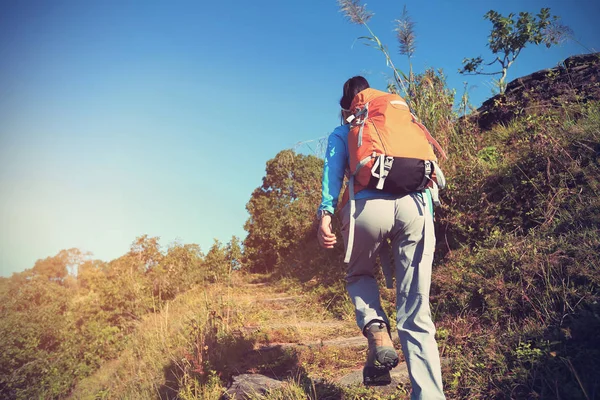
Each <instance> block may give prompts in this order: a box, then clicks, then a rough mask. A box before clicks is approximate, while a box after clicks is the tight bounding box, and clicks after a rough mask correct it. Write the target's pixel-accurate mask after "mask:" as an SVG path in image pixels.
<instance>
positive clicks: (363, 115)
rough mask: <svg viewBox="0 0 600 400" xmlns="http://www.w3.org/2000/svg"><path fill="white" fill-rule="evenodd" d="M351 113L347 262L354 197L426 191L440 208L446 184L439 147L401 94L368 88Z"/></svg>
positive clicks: (351, 235)
mask: <svg viewBox="0 0 600 400" xmlns="http://www.w3.org/2000/svg"><path fill="white" fill-rule="evenodd" d="M350 110H351V111H352V112H353V114H352V115H351V116H350V117H349V118H348V119H347V121H348V122H349V123H350V132H349V133H348V152H349V156H350V157H349V158H350V179H349V181H348V190H347V191H346V192H345V193H344V199H343V201H342V205H343V203H345V202H346V201H347V200H348V199H349V200H350V228H349V229H350V232H349V233H350V234H349V237H348V245H347V249H346V257H345V259H344V261H345V262H349V261H350V255H351V252H352V246H353V241H354V211H355V204H354V195H355V194H356V193H358V192H359V191H361V190H363V189H366V188H370V189H379V190H382V191H384V192H387V193H393V194H398V195H402V194H408V193H412V192H417V191H423V190H425V189H426V188H427V189H429V192H430V194H431V197H432V201H433V203H434V204H439V197H438V196H437V190H438V188H441V189H443V188H444V186H445V179H444V175H443V173H442V171H441V170H440V168H439V167H438V165H437V157H436V156H435V154H434V152H433V148H432V145H433V147H435V148H436V149H437V150H438V152H439V153H440V155H441V156H442V157H443V158H447V157H446V153H445V152H444V150H443V149H442V148H441V146H440V145H439V143H438V142H437V141H436V140H435V139H434V138H433V137H432V136H431V134H430V133H429V131H428V130H427V128H425V126H424V125H423V124H421V123H420V122H418V121H417V119H416V117H415V116H414V115H413V114H412V113H411V112H410V109H409V107H408V105H407V103H406V101H404V99H403V98H402V97H400V96H398V95H397V94H391V93H386V92H381V91H379V90H375V89H371V88H369V89H365V90H363V91H361V92H360V93H358V94H357V95H356V96H355V97H354V99H353V100H352V105H351V106H350Z"/></svg>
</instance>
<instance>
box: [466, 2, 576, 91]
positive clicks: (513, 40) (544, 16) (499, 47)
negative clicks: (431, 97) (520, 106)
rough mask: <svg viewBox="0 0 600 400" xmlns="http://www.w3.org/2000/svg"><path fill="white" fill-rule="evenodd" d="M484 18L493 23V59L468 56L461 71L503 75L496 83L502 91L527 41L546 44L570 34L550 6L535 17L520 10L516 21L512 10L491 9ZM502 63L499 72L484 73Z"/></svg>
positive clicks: (548, 44)
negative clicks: (498, 10) (507, 11)
mask: <svg viewBox="0 0 600 400" xmlns="http://www.w3.org/2000/svg"><path fill="white" fill-rule="evenodd" d="M484 18H485V19H487V20H489V21H490V22H491V23H492V31H491V33H490V37H489V40H488V47H489V48H490V50H491V52H492V54H493V55H494V59H493V60H492V61H491V62H489V63H484V61H483V58H482V57H481V56H479V57H475V58H465V59H464V60H463V68H462V69H460V70H459V72H460V73H461V74H483V75H500V78H499V79H498V80H497V81H496V85H497V87H498V89H499V90H500V93H504V90H505V89H506V74H507V72H508V68H509V67H510V66H511V65H512V64H513V63H514V62H515V60H516V59H517V57H518V56H519V54H520V53H521V51H522V50H523V49H524V48H525V46H527V45H528V44H534V45H539V44H541V43H544V44H545V45H546V47H551V46H552V45H553V44H558V43H560V42H561V41H563V40H564V39H565V37H566V36H568V35H570V33H571V31H570V29H569V28H568V27H566V26H564V25H561V24H560V23H559V18H558V17H557V16H552V15H550V9H549V8H542V9H541V10H540V12H539V14H537V15H536V16H534V15H532V14H531V13H528V12H520V13H519V17H518V19H517V20H515V15H514V14H513V13H510V14H508V16H506V17H504V16H502V15H501V14H500V13H498V12H497V11H494V10H490V11H488V12H487V13H486V14H485V15H484ZM494 64H499V66H500V71H496V72H484V71H483V68H484V66H485V67H488V66H491V65H494Z"/></svg>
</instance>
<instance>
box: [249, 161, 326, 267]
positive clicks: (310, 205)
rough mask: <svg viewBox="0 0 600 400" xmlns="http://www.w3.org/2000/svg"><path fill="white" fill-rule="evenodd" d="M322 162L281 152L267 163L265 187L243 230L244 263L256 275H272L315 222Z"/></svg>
mask: <svg viewBox="0 0 600 400" xmlns="http://www.w3.org/2000/svg"><path fill="white" fill-rule="evenodd" d="M322 168H323V160H321V159H319V158H317V157H314V156H305V155H301V154H296V153H294V152H293V151H292V150H284V151H281V152H279V153H278V154H277V155H276V156H275V158H273V159H272V160H269V161H268V162H267V169H266V175H265V176H264V178H263V184H262V185H261V186H260V187H258V188H256V189H255V190H254V192H253V193H252V197H251V198H250V201H249V202H248V204H247V205H246V209H247V210H248V213H249V214H250V218H249V219H248V220H247V221H246V224H245V226H244V228H245V229H246V231H247V232H248V236H247V237H246V239H245V240H244V258H245V263H246V264H247V266H248V267H249V269H250V270H253V271H261V272H265V271H273V270H274V268H275V267H276V265H277V263H278V262H279V261H280V260H281V259H282V258H283V257H285V255H287V254H288V253H289V251H290V250H291V247H292V246H293V245H294V244H295V243H297V242H298V240H299V239H300V238H301V237H302V236H303V235H304V234H305V232H306V231H307V230H308V229H311V226H312V224H313V222H314V220H315V215H316V207H317V205H318V203H319V198H320V197H319V196H320V189H321V183H320V180H321V172H322Z"/></svg>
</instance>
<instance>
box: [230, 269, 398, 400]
mask: <svg viewBox="0 0 600 400" xmlns="http://www.w3.org/2000/svg"><path fill="white" fill-rule="evenodd" d="M251 282H252V281H251ZM232 296H233V297H232V300H233V301H234V302H235V303H236V304H238V305H239V307H240V309H245V310H246V311H245V312H247V313H250V314H254V315H258V316H260V320H253V321H251V322H249V323H246V324H245V325H244V327H243V332H244V335H247V336H250V337H253V338H254V339H255V342H254V344H253V348H252V351H251V352H249V353H248V354H246V355H244V359H245V360H247V361H248V360H252V361H253V362H254V363H255V366H254V368H253V366H252V365H248V364H245V368H243V369H242V370H245V371H243V373H240V374H237V375H234V376H233V378H232V382H231V383H230V386H229V388H228V391H227V395H226V397H227V396H228V398H231V399H233V398H235V399H243V398H247V396H246V395H245V393H247V394H254V395H256V394H260V393H264V392H265V391H266V390H268V389H272V388H277V387H281V386H282V385H285V381H286V379H289V378H294V376H293V374H294V372H295V373H296V374H298V372H297V370H298V369H301V370H303V372H304V374H305V375H306V376H307V377H309V378H310V380H311V381H313V384H328V385H336V386H342V387H344V386H345V387H349V386H353V385H357V386H359V385H362V366H363V362H364V359H365V357H366V349H367V340H366V339H365V337H364V336H363V335H361V334H360V332H359V331H358V329H357V327H356V325H355V322H354V321H353V320H344V321H343V320H338V319H333V317H331V316H329V313H327V312H326V311H325V310H324V309H323V306H322V305H319V304H316V303H315V302H314V301H313V300H311V298H310V297H309V296H308V295H307V294H301V293H286V292H281V289H277V288H276V287H273V286H270V285H267V284H264V283H242V284H240V285H239V287H238V289H236V293H235V294H233V295H232ZM392 338H393V340H394V343H395V347H396V348H397V349H398V350H399V349H400V345H399V341H398V336H397V332H395V331H394V332H393V334H392ZM278 358H279V360H278ZM289 358H292V361H293V362H291V363H290V362H289V361H290V360H289ZM286 359H287V361H288V362H285V361H286ZM279 361H284V362H282V363H281V364H280V363H279ZM265 364H271V365H274V366H275V367H274V368H271V369H270V371H269V370H265V368H264V365H265ZM294 364H295V365H294ZM286 368H288V369H287V370H286ZM294 370H295V371H294ZM240 372H242V371H240ZM390 375H391V376H392V383H391V384H390V385H387V386H378V387H373V388H372V390H376V391H378V392H381V393H382V394H389V393H392V392H394V391H395V390H396V388H397V387H399V386H400V387H406V386H407V385H409V378H408V371H407V368H406V364H405V362H404V360H403V359H402V356H401V362H400V364H399V365H398V366H397V367H396V368H394V369H393V370H392V371H391V372H390Z"/></svg>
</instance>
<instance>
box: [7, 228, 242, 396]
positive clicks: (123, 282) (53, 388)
mask: <svg viewBox="0 0 600 400" xmlns="http://www.w3.org/2000/svg"><path fill="white" fill-rule="evenodd" d="M209 255H210V256H209ZM209 255H207V256H206V257H205V256H204V254H203V253H202V252H201V251H200V248H199V247H198V246H197V245H191V244H186V245H181V244H177V243H174V244H172V245H171V246H169V247H168V249H167V250H166V251H164V250H163V249H162V248H161V246H160V244H159V239H158V238H152V237H148V236H146V235H144V236H141V237H139V238H137V239H136V240H135V241H134V243H133V244H132V245H131V249H130V251H129V252H128V253H127V254H125V255H123V256H122V257H119V258H118V259H116V260H113V261H111V262H109V263H105V262H102V261H98V260H92V259H90V257H89V255H88V254H84V253H82V252H80V251H79V250H77V249H70V250H63V251H61V252H59V253H58V254H57V255H56V256H54V257H48V258H46V259H43V260H39V261H37V262H36V263H35V265H34V267H33V268H31V269H30V270H26V271H24V272H22V273H20V274H14V275H13V276H12V277H11V278H10V279H4V280H2V285H1V287H0V289H1V290H0V349H1V350H2V351H1V352H0V353H1V355H0V397H2V398H8V399H10V398H17V399H25V398H27V399H29V398H60V397H64V396H65V395H66V394H67V393H68V392H69V391H70V390H71V388H72V387H73V385H74V384H75V383H76V382H77V381H78V380H80V379H83V378H85V377H86V376H88V375H90V374H92V373H93V372H94V371H95V370H96V369H97V368H98V367H99V366H100V365H102V364H103V363H104V362H105V361H107V360H111V359H114V358H115V357H117V356H118V355H119V354H120V352H121V350H123V348H124V346H125V344H126V343H127V340H128V339H129V338H130V337H131V334H132V333H133V332H135V329H136V327H137V326H138V325H139V324H140V321H142V319H143V318H144V317H145V316H146V315H148V314H150V313H153V312H155V311H158V310H160V309H161V308H162V307H163V306H164V305H165V304H167V302H168V301H170V300H173V299H174V298H175V297H176V296H177V295H178V294H180V293H183V292H185V291H187V290H189V289H190V288H191V287H193V286H194V285H197V284H204V283H205V282H208V281H215V280H220V279H222V277H223V276H228V274H229V273H230V271H231V269H232V268H233V267H234V266H237V265H238V264H239V261H238V260H239V258H240V246H239V240H238V239H237V238H235V237H233V238H232V241H231V242H230V243H228V244H227V245H226V246H222V245H221V244H220V243H219V244H218V245H217V246H216V247H215V246H213V248H211V251H209ZM215 263H216V264H217V266H218V267H219V268H220V269H219V268H214V266H215Z"/></svg>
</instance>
